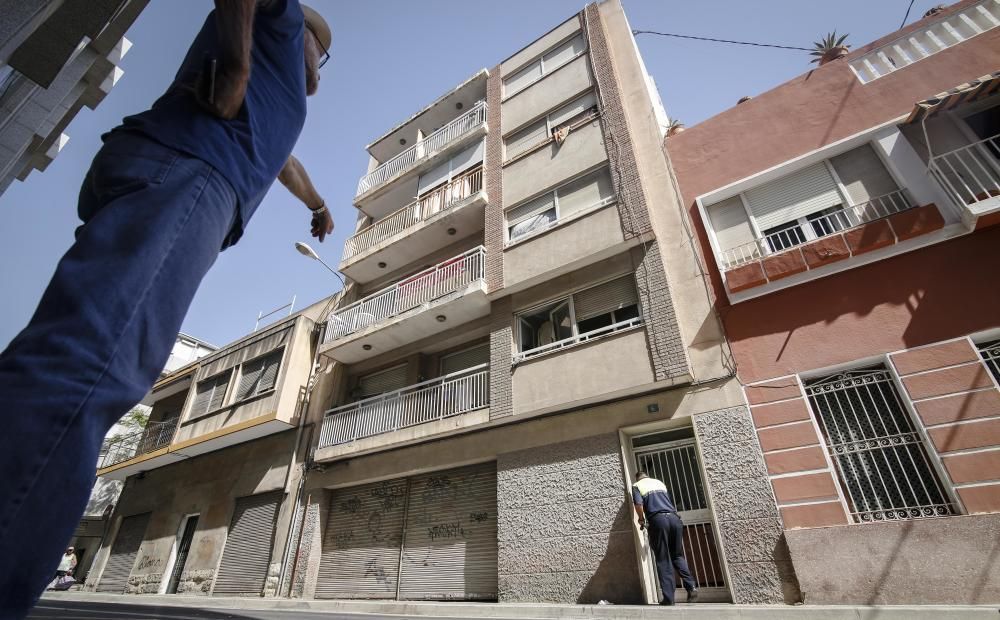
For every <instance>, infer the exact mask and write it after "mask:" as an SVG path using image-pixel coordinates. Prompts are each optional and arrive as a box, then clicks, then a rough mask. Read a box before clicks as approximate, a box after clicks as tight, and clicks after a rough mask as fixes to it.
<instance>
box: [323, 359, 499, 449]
mask: <svg viewBox="0 0 1000 620" xmlns="http://www.w3.org/2000/svg"><path fill="white" fill-rule="evenodd" d="M489 404H490V373H489V364H480V365H479V366H474V367H472V368H467V369H465V370H460V371H458V372H453V373H451V374H448V375H445V376H443V377H438V378H437V379H431V380H430V381H424V382H422V383H417V384H416V385H411V386H409V387H405V388H403V389H401V390H396V391H394V392H387V393H385V394H380V395H378V396H373V397H371V398H365V399H363V400H359V401H358V402H356V403H351V404H349V405H344V406H343V407H336V408H334V409H330V410H329V411H327V412H326V417H325V418H324V419H323V429H322V431H321V432H320V440H319V447H320V448H326V447H329V446H336V445H340V444H344V443H349V442H352V441H355V440H358V439H362V438H364V437H372V436H374V435H380V434H382V433H391V432H392V431H396V430H399V429H401V428H407V427H409V426H416V425H418V424H424V423H426V422H433V421H435V420H441V419H444V418H447V417H450V416H454V415H458V414H460V413H466V412H469V411H475V410H477V409H483V408H485V407H488V406H489Z"/></svg>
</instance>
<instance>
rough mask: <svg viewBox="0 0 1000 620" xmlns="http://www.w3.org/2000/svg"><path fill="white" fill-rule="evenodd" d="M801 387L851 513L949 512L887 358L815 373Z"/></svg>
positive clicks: (857, 516)
mask: <svg viewBox="0 0 1000 620" xmlns="http://www.w3.org/2000/svg"><path fill="white" fill-rule="evenodd" d="M806 394H807V395H808V397H809V402H810V404H811V405H812V407H813V411H815V412H816V416H817V417H818V418H819V421H820V426H821V428H822V430H823V435H824V436H825V438H826V442H827V447H828V449H829V451H830V457H831V459H832V460H833V462H834V463H836V466H837V473H838V474H839V476H840V480H841V482H842V483H843V486H844V489H845V491H846V494H847V501H848V503H849V504H850V506H851V513H852V515H853V517H854V520H855V521H857V522H873V521H893V520H899V519H917V518H923V517H935V516H942V515H949V514H952V513H953V512H954V508H953V506H952V504H951V501H950V500H949V498H948V496H947V494H946V493H945V492H944V490H943V488H942V486H941V483H940V481H939V480H938V477H937V474H936V473H935V471H934V468H933V466H932V465H931V462H930V460H929V458H928V456H927V452H926V450H925V448H924V445H923V442H922V441H921V438H920V435H919V434H918V433H917V430H916V428H915V427H914V425H913V422H912V420H911V419H910V415H909V414H908V413H907V411H906V408H905V407H904V405H903V402H902V400H901V399H900V396H899V394H898V392H897V391H896V387H895V385H894V384H893V381H892V375H891V374H890V373H889V371H888V370H887V369H886V368H885V366H882V365H879V366H874V367H871V368H865V369H860V370H851V371H848V372H843V373H838V374H836V375H832V376H829V377H824V378H822V379H819V380H816V381H812V382H810V383H808V384H807V385H806Z"/></svg>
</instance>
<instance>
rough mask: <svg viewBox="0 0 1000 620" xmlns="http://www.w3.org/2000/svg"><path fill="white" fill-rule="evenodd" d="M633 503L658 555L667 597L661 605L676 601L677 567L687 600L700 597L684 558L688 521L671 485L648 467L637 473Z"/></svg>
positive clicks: (663, 588) (659, 571) (664, 594)
mask: <svg viewBox="0 0 1000 620" xmlns="http://www.w3.org/2000/svg"><path fill="white" fill-rule="evenodd" d="M632 503H633V504H634V505H635V514H636V516H637V517H638V518H639V528H640V529H642V528H646V527H648V528H649V546H650V547H651V548H652V549H653V556H654V557H655V558H656V573H657V575H658V576H659V579H660V590H661V591H662V592H663V600H662V601H660V605H673V604H674V589H675V587H676V586H675V584H674V569H675V568H676V569H677V572H678V573H680V576H681V581H683V582H684V589H685V590H687V593H688V597H687V602H689V603H693V602H695V601H696V600H698V590H697V589H695V584H694V578H693V577H692V576H691V571H690V570H688V565H687V560H686V559H684V523H683V522H682V521H681V518H680V517H678V516H677V509H676V508H674V503H673V502H672V501H671V500H670V494H669V493H667V487H666V485H664V484H663V483H662V482H661V481H659V480H657V479H656V478H650V477H649V475H647V474H646V472H644V471H640V472H638V473H637V474H636V475H635V484H634V485H632Z"/></svg>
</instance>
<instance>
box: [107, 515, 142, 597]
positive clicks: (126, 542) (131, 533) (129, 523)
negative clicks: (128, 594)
mask: <svg viewBox="0 0 1000 620" xmlns="http://www.w3.org/2000/svg"><path fill="white" fill-rule="evenodd" d="M149 515H150V513H148V512H146V513H143V514H141V515H133V516H131V517H125V518H124V519H122V524H121V526H120V527H119V528H118V535H117V536H116V537H115V542H114V544H113V545H111V554H110V556H109V557H108V562H107V564H105V566H104V572H103V573H102V574H101V581H100V582H99V583H98V584H97V591H98V592H113V593H115V594H124V593H125V586H126V585H127V584H128V578H129V575H131V574H132V567H133V566H134V565H135V556H136V554H137V553H138V552H139V545H141V544H142V538H143V536H144V535H145V534H146V525H147V524H148V523H149Z"/></svg>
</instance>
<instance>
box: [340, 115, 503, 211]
mask: <svg viewBox="0 0 1000 620" xmlns="http://www.w3.org/2000/svg"><path fill="white" fill-rule="evenodd" d="M485 122H486V103H485V102H480V103H478V104H476V105H475V107H473V108H472V109H471V110H469V111H468V112H466V113H465V114H463V115H462V116H459V117H458V118H456V119H455V120H453V121H451V122H450V123H448V124H447V125H445V126H444V127H441V128H440V129H438V130H437V131H435V132H434V133H432V134H430V135H429V136H427V137H426V138H424V139H423V140H421V141H419V142H417V143H416V144H414V145H413V146H411V147H410V148H408V149H406V150H405V151H403V152H402V153H400V154H399V155H396V156H395V157H393V158H392V159H390V160H389V161H387V162H385V163H383V164H381V165H380V166H379V167H378V168H376V169H374V170H372V171H371V172H369V173H368V174H366V175H365V176H363V177H361V180H360V181H358V191H357V195H358V196H360V195H362V194H364V193H365V192H367V191H368V190H370V189H372V188H375V187H378V186H379V185H382V184H383V183H385V182H386V181H388V180H389V179H392V178H394V177H395V176H397V175H399V174H401V173H402V172H403V171H405V170H408V169H409V168H410V167H411V166H413V165H414V164H416V163H417V162H418V161H420V160H421V159H423V158H424V157H426V156H427V155H430V154H432V153H436V152H438V151H440V150H441V149H443V148H444V147H446V146H448V145H449V144H451V143H452V142H454V141H456V140H458V139H460V138H462V137H464V136H465V135H466V134H468V133H470V132H471V131H473V130H474V129H476V128H477V127H479V126H480V125H482V124H483V123H485Z"/></svg>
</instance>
